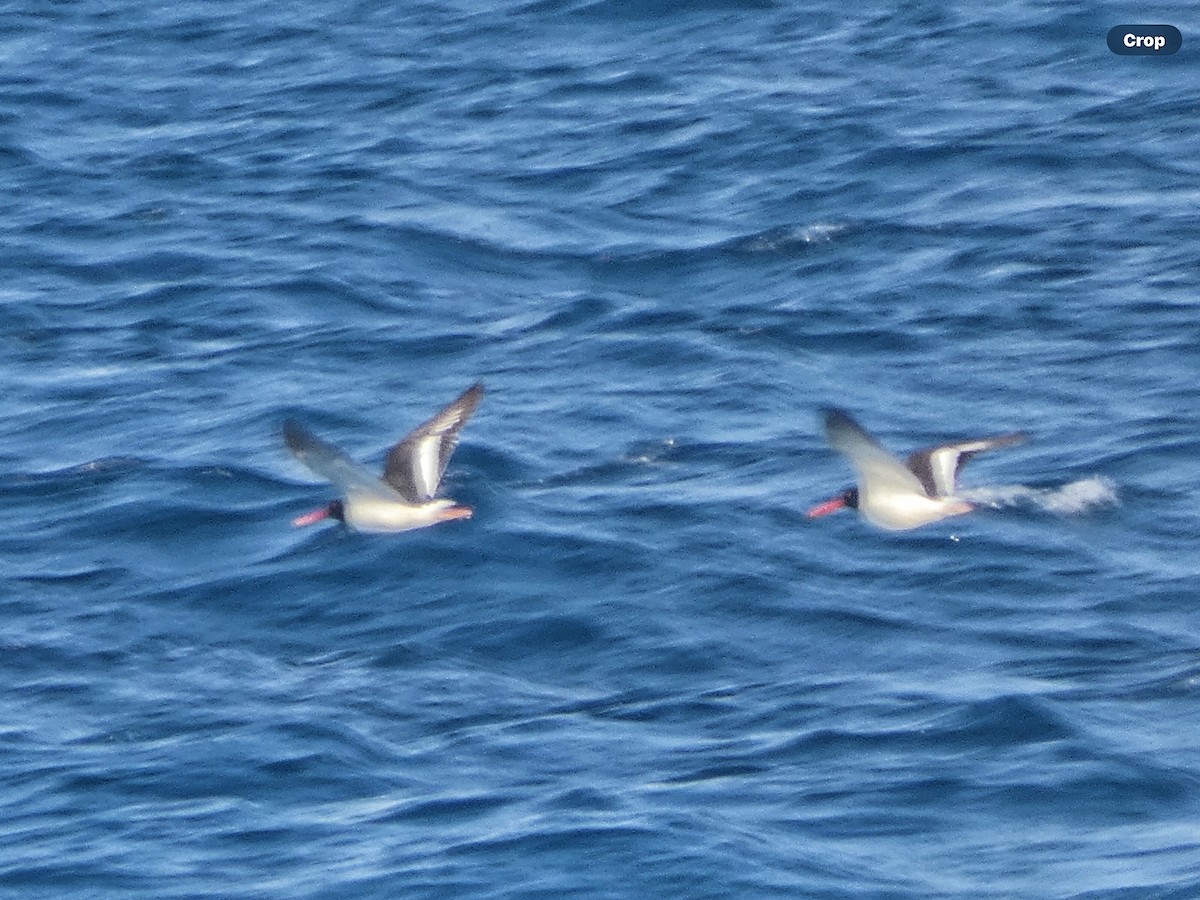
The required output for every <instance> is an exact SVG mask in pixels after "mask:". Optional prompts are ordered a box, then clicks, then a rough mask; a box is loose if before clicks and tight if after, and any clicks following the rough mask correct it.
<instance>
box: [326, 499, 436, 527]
mask: <svg viewBox="0 0 1200 900" xmlns="http://www.w3.org/2000/svg"><path fill="white" fill-rule="evenodd" d="M453 505H454V501H453V500H431V501H430V502H429V503H420V504H411V503H400V502H397V501H394V500H383V499H379V498H375V497H367V496H358V497H352V498H350V499H348V500H347V501H346V507H345V512H344V515H345V518H346V524H347V525H349V526H350V527H351V528H353V529H355V530H356V531H411V530H412V529H414V528H425V527H426V526H428V525H434V524H436V523H437V522H439V521H441V516H440V513H441V511H442V510H444V509H446V508H447V507H450V506H453Z"/></svg>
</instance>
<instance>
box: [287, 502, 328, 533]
mask: <svg viewBox="0 0 1200 900" xmlns="http://www.w3.org/2000/svg"><path fill="white" fill-rule="evenodd" d="M327 518H329V507H328V506H322V507H321V508H320V509H314V510H313V511H312V512H310V513H305V514H304V515H302V516H298V517H296V518H295V519H292V527H293V528H303V527H304V526H305V525H314V524H316V523H317V522H320V521H321V520H322V519H327Z"/></svg>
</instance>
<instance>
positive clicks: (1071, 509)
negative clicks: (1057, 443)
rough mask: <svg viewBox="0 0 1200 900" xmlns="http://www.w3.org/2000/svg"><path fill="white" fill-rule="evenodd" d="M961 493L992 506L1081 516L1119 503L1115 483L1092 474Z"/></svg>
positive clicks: (982, 504)
mask: <svg viewBox="0 0 1200 900" xmlns="http://www.w3.org/2000/svg"><path fill="white" fill-rule="evenodd" d="M961 496H962V497H963V499H964V500H970V501H971V502H972V503H978V504H980V505H981V506H988V507H991V508H992V509H1003V508H1005V507H1010V506H1024V505H1030V506H1035V507H1037V508H1038V509H1041V510H1044V511H1045V512H1050V513H1054V514H1055V515H1059V516H1082V515H1086V514H1087V513H1090V512H1092V511H1093V510H1096V509H1102V508H1104V507H1110V506H1116V505H1117V503H1119V502H1120V501H1119V498H1118V496H1117V483H1116V482H1115V481H1113V480H1112V479H1111V478H1106V477H1105V476H1103V475H1093V476H1092V477H1090V478H1082V479H1080V480H1079V481H1072V482H1069V483H1068V484H1064V485H1060V486H1059V487H1050V488H1037V487H1030V486H1028V485H1024V484H1012V485H999V486H996V487H981V488H972V489H971V490H968V491H963V492H962V493H961Z"/></svg>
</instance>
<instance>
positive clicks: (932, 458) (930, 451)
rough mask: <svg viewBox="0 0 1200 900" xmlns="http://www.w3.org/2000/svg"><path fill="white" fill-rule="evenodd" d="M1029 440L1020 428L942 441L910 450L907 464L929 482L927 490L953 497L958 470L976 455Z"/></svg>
mask: <svg viewBox="0 0 1200 900" xmlns="http://www.w3.org/2000/svg"><path fill="white" fill-rule="evenodd" d="M1025 440H1027V435H1026V434H1025V433H1024V432H1020V431H1017V432H1013V433H1012V434H999V435H996V436H995V437H986V438H978V439H977V440H973V441H963V442H962V443H959V444H940V445H938V446H936V447H926V448H925V449H924V450H917V451H915V452H913V453H911V454H909V457H908V460H907V461H906V462H905V465H907V466H908V468H909V469H910V470H911V471H912V473H913V474H914V475H916V476H917V478H918V479H919V480H920V482H921V484H922V485H924V486H925V493H927V494H928V495H929V496H930V497H949V496H951V495H953V494H954V487H955V484H956V483H957V481H958V473H959V472H961V471H962V467H963V466H965V465H966V464H967V461H968V460H970V458H971V457H972V456H974V455H975V454H976V453H983V452H984V451H985V450H995V449H996V448H998V447H1009V446H1011V445H1013V444H1020V443H1023V442H1024V441H1025Z"/></svg>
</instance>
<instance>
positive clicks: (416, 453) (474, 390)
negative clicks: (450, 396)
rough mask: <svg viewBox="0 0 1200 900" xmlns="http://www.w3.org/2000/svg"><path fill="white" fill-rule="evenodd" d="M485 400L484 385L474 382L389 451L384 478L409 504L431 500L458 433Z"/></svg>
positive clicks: (455, 443)
mask: <svg viewBox="0 0 1200 900" xmlns="http://www.w3.org/2000/svg"><path fill="white" fill-rule="evenodd" d="M482 399H483V385H482V384H475V385H472V386H471V387H469V388H467V390H465V391H463V393H462V395H461V396H460V397H459V398H458V399H457V400H455V401H454V402H453V403H451V404H450V405H449V406H447V407H446V408H445V409H443V410H442V411H441V412H439V413H438V414H437V415H436V416H434V417H433V418H432V419H430V420H429V421H428V422H426V423H425V424H424V425H421V426H419V427H418V428H416V429H414V430H413V431H412V433H410V434H409V435H408V436H407V437H406V438H404V440H402V441H401V442H400V443H398V444H397V445H396V446H394V447H393V448H392V449H391V450H389V451H388V457H387V465H386V466H385V468H384V470H383V480H384V481H386V482H387V483H388V484H390V485H391V486H392V487H393V488H395V489H396V490H397V491H399V492H400V494H401V495H402V496H403V497H404V498H405V499H406V500H408V501H409V502H410V503H424V502H425V501H427V500H432V499H433V496H434V494H436V493H437V489H438V485H439V484H440V483H441V481H442V475H443V474H444V473H445V471H446V465H447V464H448V463H449V462H450V455H451V454H452V453H453V452H454V448H455V447H457V446H458V432H459V431H460V430H461V429H462V427H463V426H464V425H465V424H467V419H469V418H470V417H471V413H473V412H475V407H477V406H478V405H479V401H480V400H482Z"/></svg>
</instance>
